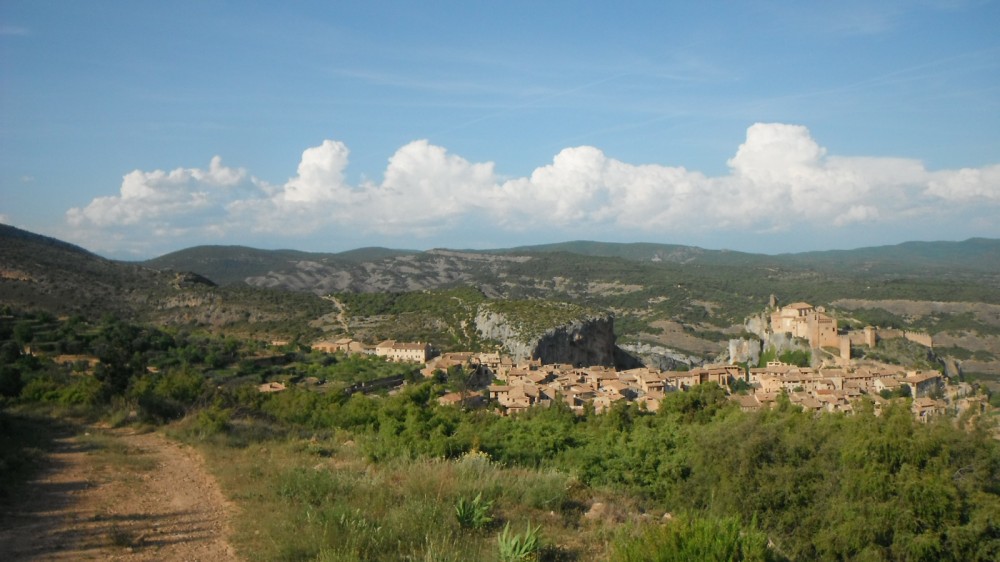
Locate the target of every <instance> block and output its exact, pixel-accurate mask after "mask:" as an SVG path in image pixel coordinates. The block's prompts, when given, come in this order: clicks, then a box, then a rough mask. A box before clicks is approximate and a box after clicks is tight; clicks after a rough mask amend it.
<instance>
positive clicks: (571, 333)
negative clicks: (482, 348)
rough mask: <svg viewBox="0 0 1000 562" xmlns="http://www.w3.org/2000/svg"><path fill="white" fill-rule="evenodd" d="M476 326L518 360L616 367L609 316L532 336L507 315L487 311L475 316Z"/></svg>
mask: <svg viewBox="0 0 1000 562" xmlns="http://www.w3.org/2000/svg"><path fill="white" fill-rule="evenodd" d="M475 325H476V329H477V330H478V331H479V333H480V334H481V335H482V337H483V338H486V339H491V340H496V341H499V342H501V343H502V344H503V346H504V348H506V352H507V353H509V354H510V355H511V356H512V357H513V358H514V359H515V361H520V360H524V359H541V360H542V362H543V363H569V364H572V365H608V366H611V365H615V357H616V346H615V333H614V318H613V317H612V316H610V315H595V316H587V317H584V318H580V319H577V320H574V321H572V322H568V323H564V324H561V325H559V326H554V327H551V328H549V329H547V330H545V331H543V332H541V333H538V334H531V333H525V332H526V331H527V330H525V329H524V328H523V327H521V326H519V323H518V322H517V321H515V320H511V319H509V318H508V317H507V316H506V315H504V314H501V313H499V312H496V311H491V310H485V309H484V310H480V311H479V313H478V314H477V315H476V320H475Z"/></svg>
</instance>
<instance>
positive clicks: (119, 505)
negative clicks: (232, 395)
mask: <svg viewBox="0 0 1000 562" xmlns="http://www.w3.org/2000/svg"><path fill="white" fill-rule="evenodd" d="M91 431H93V432H95V433H97V432H100V433H101V434H102V435H101V436H100V441H95V440H93V439H92V438H91V436H90V435H89V434H88V435H84V436H79V437H66V438H62V439H60V440H59V441H58V447H57V449H56V451H55V452H54V453H53V454H52V455H51V456H50V459H51V464H50V467H49V469H48V470H46V471H45V472H44V473H43V474H42V475H41V476H40V477H39V478H38V480H36V481H35V482H32V483H31V485H30V487H29V492H28V493H27V494H26V495H25V497H24V498H22V499H21V501H19V502H17V504H16V505H14V506H12V507H11V509H10V510H9V511H8V512H7V513H4V514H2V517H0V523H2V528H0V559H3V560H7V561H14V560H60V561H61V560H66V561H69V560H74V561H75V560H121V561H135V560H191V561H200V560H210V561H217V562H222V561H227V560H238V558H237V557H236V555H235V552H234V551H233V549H232V547H230V546H229V544H228V542H227V536H228V535H229V527H228V521H229V518H230V513H231V512H232V509H233V508H232V506H231V504H229V502H228V501H227V500H226V499H225V498H224V497H223V495H222V493H221V491H220V490H219V487H218V485H217V484H216V482H215V480H214V479H213V478H212V477H211V476H210V475H209V474H208V473H207V472H206V470H205V467H204V464H203V462H202V459H201V457H200V456H199V455H198V453H197V452H196V451H195V450H194V449H192V448H191V447H188V446H186V445H182V444H179V443H175V442H173V441H170V440H169V439H167V438H165V437H164V436H162V435H160V434H158V433H136V432H134V431H132V430H128V429H126V430H100V429H92V430H91Z"/></svg>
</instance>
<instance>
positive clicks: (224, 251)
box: [142, 246, 417, 285]
mask: <svg viewBox="0 0 1000 562" xmlns="http://www.w3.org/2000/svg"><path fill="white" fill-rule="evenodd" d="M415 253H417V252H414V251H406V250H390V249H388V248H359V249H356V250H350V251H347V252H342V253H337V254H328V253H311V252H301V251H298V250H258V249H256V248H248V247H246V246H196V247H194V248H187V249H184V250H180V251H177V252H173V253H170V254H166V255H163V256H160V257H158V258H154V259H151V260H148V261H145V262H142V265H144V266H146V267H151V268H153V269H160V270H173V271H194V272H197V273H198V274H200V275H204V276H205V277H208V278H209V279H211V280H213V281H215V282H216V283H219V284H220V285H229V284H233V283H244V282H247V280H248V279H250V278H254V277H261V276H266V275H268V274H269V273H271V272H282V271H291V270H294V269H295V268H297V267H298V265H299V264H302V263H309V264H318V265H319V266H325V267H331V268H350V267H353V266H354V265H355V264H358V263H362V262H367V261H380V260H385V259H391V258H395V257H398V256H406V255H412V254H415Z"/></svg>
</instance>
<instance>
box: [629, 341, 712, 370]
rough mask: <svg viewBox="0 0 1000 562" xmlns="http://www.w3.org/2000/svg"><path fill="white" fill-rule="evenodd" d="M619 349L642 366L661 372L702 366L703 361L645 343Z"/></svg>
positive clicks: (699, 358) (667, 348)
mask: <svg viewBox="0 0 1000 562" xmlns="http://www.w3.org/2000/svg"><path fill="white" fill-rule="evenodd" d="M621 349H622V350H624V351H625V352H627V353H628V354H629V355H631V356H632V357H634V358H636V360H638V361H639V362H641V363H642V364H643V365H645V366H647V367H650V368H652V369H660V370H663V371H676V370H678V369H688V368H691V367H696V366H700V365H703V364H704V363H705V360H704V359H703V358H701V357H695V356H693V355H685V354H683V353H681V352H679V351H676V350H674V349H670V348H669V347H664V346H661V345H650V344H647V343H637V344H626V345H622V346H621Z"/></svg>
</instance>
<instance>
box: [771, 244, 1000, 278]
mask: <svg viewBox="0 0 1000 562" xmlns="http://www.w3.org/2000/svg"><path fill="white" fill-rule="evenodd" d="M779 258H780V259H782V260H787V261H789V262H793V263H799V264H803V265H812V266H827V267H829V266H834V267H843V266H847V267H859V266H860V267H865V268H867V269H869V270H872V271H881V272H891V271H896V272H907V273H913V272H914V271H915V270H921V269H924V270H926V269H933V270H943V269H952V270H962V271H978V272H983V273H990V274H1000V240H994V239H989V238H970V239H968V240H965V241H962V242H904V243H902V244H896V245H894V246H874V247H869V248H858V249H856V250H830V251H825V252H804V253H799V254H784V255H781V256H779Z"/></svg>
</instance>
